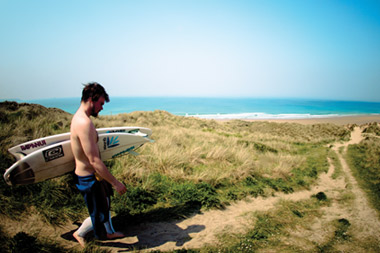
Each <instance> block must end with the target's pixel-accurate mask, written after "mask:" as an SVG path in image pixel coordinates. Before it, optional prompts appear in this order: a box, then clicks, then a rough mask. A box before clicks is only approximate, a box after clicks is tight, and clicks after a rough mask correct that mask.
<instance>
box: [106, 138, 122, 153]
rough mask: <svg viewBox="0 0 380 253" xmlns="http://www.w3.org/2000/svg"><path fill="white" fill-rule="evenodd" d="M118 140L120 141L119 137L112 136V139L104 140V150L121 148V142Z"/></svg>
mask: <svg viewBox="0 0 380 253" xmlns="http://www.w3.org/2000/svg"><path fill="white" fill-rule="evenodd" d="M118 139H119V136H112V137H111V138H110V137H107V138H104V139H103V143H104V150H106V149H107V148H114V147H117V146H119V145H120V141H119V140H118Z"/></svg>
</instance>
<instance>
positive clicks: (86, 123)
mask: <svg viewBox="0 0 380 253" xmlns="http://www.w3.org/2000/svg"><path fill="white" fill-rule="evenodd" d="M93 128H94V125H93V124H92V121H91V119H90V118H89V117H88V116H87V115H85V114H83V113H79V112H77V113H75V115H74V117H73V119H72V121H71V133H78V132H88V131H91V130H92V129H93Z"/></svg>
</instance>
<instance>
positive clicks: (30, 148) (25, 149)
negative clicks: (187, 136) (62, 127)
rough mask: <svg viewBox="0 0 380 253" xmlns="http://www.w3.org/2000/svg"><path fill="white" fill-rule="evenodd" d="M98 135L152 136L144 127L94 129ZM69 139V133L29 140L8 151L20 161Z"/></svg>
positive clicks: (150, 131)
mask: <svg viewBox="0 0 380 253" xmlns="http://www.w3.org/2000/svg"><path fill="white" fill-rule="evenodd" d="M96 131H97V132H98V134H104V133H133V134H140V135H142V136H144V135H145V136H146V137H148V138H150V136H151V135H152V130H150V129H149V128H145V127H133V126H129V127H107V128H98V129H96ZM69 139H70V133H62V134H57V135H51V136H47V137H43V138H39V139H35V140H31V141H28V142H24V143H21V144H19V145H17V146H14V147H12V148H10V149H8V151H9V152H10V153H11V154H12V155H13V156H14V157H15V158H16V159H17V160H20V159H21V158H22V157H24V156H26V155H28V154H30V153H32V152H34V151H36V150H39V149H41V148H44V147H46V146H49V145H51V144H55V143H58V142H62V141H66V140H69Z"/></svg>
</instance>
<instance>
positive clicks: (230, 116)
mask: <svg viewBox="0 0 380 253" xmlns="http://www.w3.org/2000/svg"><path fill="white" fill-rule="evenodd" d="M339 116H343V115H340V114H323V115H313V114H307V113H306V114H296V113H290V114H286V113H284V114H270V113H262V112H254V113H231V114H219V113H218V114H186V117H196V118H201V119H312V118H328V117H339ZM345 116H349V115H345Z"/></svg>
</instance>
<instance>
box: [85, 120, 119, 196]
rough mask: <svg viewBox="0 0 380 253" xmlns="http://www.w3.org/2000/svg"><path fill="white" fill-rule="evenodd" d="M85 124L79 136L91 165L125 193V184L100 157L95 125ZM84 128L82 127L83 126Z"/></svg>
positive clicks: (117, 189)
mask: <svg viewBox="0 0 380 253" xmlns="http://www.w3.org/2000/svg"><path fill="white" fill-rule="evenodd" d="M86 125H87V124H85V125H84V127H83V129H82V131H78V137H79V139H80V141H81V144H82V148H83V152H84V154H85V155H86V157H87V159H88V161H89V163H90V165H91V166H92V167H93V168H94V169H95V171H96V173H98V174H99V175H100V176H101V177H102V178H103V179H105V180H106V181H107V182H109V183H110V184H111V185H112V186H113V187H114V188H115V190H116V191H117V192H118V193H119V194H120V195H122V194H124V193H125V192H126V191H127V189H126V187H125V185H124V184H122V183H121V182H119V181H118V180H117V179H116V178H115V177H114V176H113V175H112V174H111V173H110V172H109V171H108V169H107V167H106V166H105V165H104V163H103V161H102V160H101V158H100V153H99V147H98V144H97V143H96V140H97V133H96V130H95V127H94V126H93V125H92V123H90V124H89V125H87V126H86ZM81 128H82V127H81Z"/></svg>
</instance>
